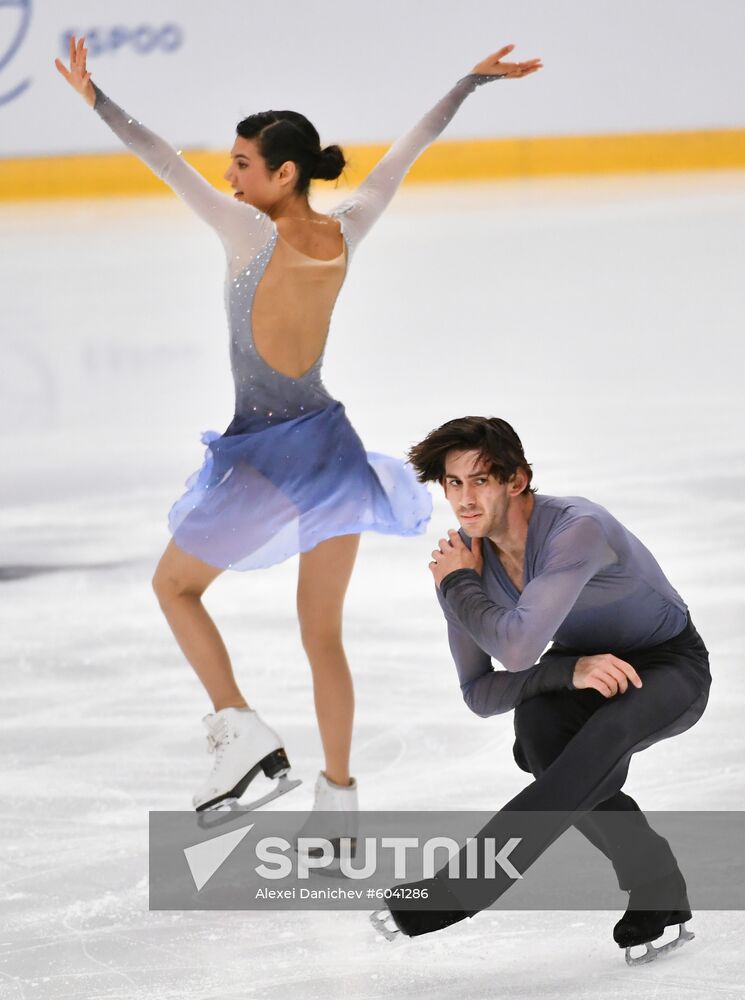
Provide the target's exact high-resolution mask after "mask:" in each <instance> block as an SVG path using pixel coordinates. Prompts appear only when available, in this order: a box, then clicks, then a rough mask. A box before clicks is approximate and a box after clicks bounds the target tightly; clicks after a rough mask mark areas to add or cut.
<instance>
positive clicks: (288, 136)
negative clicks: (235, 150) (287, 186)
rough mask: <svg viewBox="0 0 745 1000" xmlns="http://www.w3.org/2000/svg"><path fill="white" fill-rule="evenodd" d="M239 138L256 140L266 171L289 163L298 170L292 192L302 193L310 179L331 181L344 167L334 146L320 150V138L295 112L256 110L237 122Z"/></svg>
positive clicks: (342, 160) (302, 117)
mask: <svg viewBox="0 0 745 1000" xmlns="http://www.w3.org/2000/svg"><path fill="white" fill-rule="evenodd" d="M236 132H237V133H238V135H239V136H241V137H242V138H243V139H256V140H257V144H258V147H259V152H260V153H261V155H262V157H263V159H264V161H265V162H266V165H267V167H268V169H269V170H279V168H280V167H281V166H282V164H283V163H286V162H287V160H292V162H293V163H294V164H296V165H297V168H298V179H297V183H296V184H295V190H296V191H297V192H298V194H306V192H307V191H308V188H309V187H310V182H311V180H313V179H314V178H316V177H317V178H319V179H320V180H324V181H334V180H336V178H337V177H338V176H339V175H340V174H341V172H342V170H343V169H344V167H345V166H346V160H345V158H344V153H342V151H341V149H340V148H339V147H338V146H326V148H325V149H321V139H320V137H319V135H318V132H317V131H316V129H315V127H314V126H313V125H312V124H311V123H310V122H309V121H308V119H307V118H306V117H305V115H301V114H299V113H298V112H297V111H260V112H258V114H255V115H249V116H248V118H244V119H243V121H242V122H238V125H237V126H236Z"/></svg>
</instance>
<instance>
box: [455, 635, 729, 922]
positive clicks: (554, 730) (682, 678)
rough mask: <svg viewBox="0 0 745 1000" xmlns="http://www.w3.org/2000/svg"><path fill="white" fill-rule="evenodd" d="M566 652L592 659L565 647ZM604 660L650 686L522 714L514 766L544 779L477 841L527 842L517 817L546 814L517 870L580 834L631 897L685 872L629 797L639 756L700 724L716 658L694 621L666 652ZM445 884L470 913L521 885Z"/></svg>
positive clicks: (566, 696)
mask: <svg viewBox="0 0 745 1000" xmlns="http://www.w3.org/2000/svg"><path fill="white" fill-rule="evenodd" d="M560 651H561V652H562V653H566V652H570V653H575V652H576V655H577V656H580V655H583V654H582V653H580V652H577V651H575V650H567V649H565V648H564V647H561V649H560ZM602 652H612V653H614V654H615V655H616V656H618V657H620V658H621V659H623V660H625V661H626V662H627V663H631V664H632V665H633V667H634V668H635V669H636V671H637V672H638V674H639V676H640V677H641V679H642V683H643V686H642V687H641V688H635V687H633V685H631V684H629V687H628V690H627V691H626V692H625V693H624V694H620V693H619V694H617V695H615V696H614V697H612V698H604V697H603V695H601V694H600V693H599V692H597V691H594V690H590V689H587V690H581V691H557V692H549V693H546V694H542V695H537V696H536V697H534V698H530V699H528V700H527V701H525V702H523V703H522V704H521V705H519V706H518V707H517V709H516V710H515V735H516V742H515V751H514V752H515V759H516V761H517V763H518V764H519V766H520V767H521V768H523V769H524V770H526V771H529V772H530V773H531V774H533V775H534V776H535V780H534V781H533V782H532V783H531V784H530V785H528V786H527V787H526V788H524V789H523V790H522V791H521V792H520V793H519V794H518V795H516V796H515V797H514V798H513V799H512V800H511V801H510V802H508V803H507V804H506V805H505V806H504V807H503V809H502V810H501V811H500V812H499V813H497V814H496V815H495V816H494V817H493V818H492V820H490V821H489V823H488V824H487V825H486V826H485V827H484V828H483V829H482V830H481V831H480V833H479V834H478V838H481V837H495V838H496V839H497V841H498V842H504V840H505V839H506V838H507V837H512V836H515V834H517V836H521V829H520V820H519V818H518V817H514V816H513V817H511V816H510V814H511V813H515V812H518V813H530V812H536V811H539V812H541V813H542V814H543V815H542V816H541V820H540V823H535V824H531V823H529V822H528V823H527V824H525V826H524V829H523V830H522V833H523V834H524V835H523V836H522V838H521V842H520V844H519V845H518V847H517V848H516V849H515V851H514V852H513V853H511V854H510V860H511V861H512V863H513V864H514V865H515V867H516V868H517V869H518V871H520V872H521V873H524V872H525V871H526V869H527V868H529V867H530V865H531V864H532V863H533V862H534V861H536V860H537V858H538V857H539V856H540V855H541V854H542V853H543V851H544V850H545V849H546V848H547V847H548V846H549V845H550V844H551V843H553V841H554V840H556V838H557V837H558V836H560V835H561V833H563V832H564V830H566V829H567V828H568V827H569V826H572V825H574V826H576V827H577V829H579V830H580V831H581V832H582V833H583V834H584V835H585V836H586V837H587V838H588V839H589V840H590V841H591V842H592V843H593V844H594V845H595V846H596V847H598V848H599V849H600V850H601V851H602V852H603V853H604V854H605V855H606V856H607V857H608V858H609V860H610V861H611V863H612V864H613V867H614V869H615V871H616V874H617V877H618V882H619V886H620V887H621V888H622V889H631V888H632V887H634V886H636V885H639V884H642V883H643V882H645V881H648V880H649V879H650V877H651V878H656V877H659V876H661V875H664V874H667V873H668V872H670V871H673V870H674V869H675V867H676V861H675V857H674V855H673V853H672V851H671V849H670V846H669V845H668V843H667V841H666V840H665V839H664V838H663V837H661V836H659V835H658V834H657V833H655V832H654V831H653V830H652V829H651V827H650V826H649V824H648V823H647V821H646V818H645V817H644V814H643V813H642V812H641V810H640V809H639V807H638V805H637V804H636V802H634V800H633V799H632V798H631V797H630V796H628V795H626V794H625V793H624V792H622V791H621V789H622V787H623V784H624V782H625V780H626V775H627V773H628V768H629V762H630V760H631V756H632V754H634V753H637V752H638V751H639V750H644V749H645V748H646V747H648V746H651V745H652V744H653V743H657V742H658V741H659V740H663V739H667V738H668V737H670V736H677V735H678V734H679V733H682V732H684V731H685V730H686V729H689V728H690V727H691V726H692V725H693V724H694V723H695V722H697V721H698V719H699V718H700V717H701V714H702V713H703V711H704V708H705V707H706V702H707V700H708V695H709V687H710V684H711V676H710V674H709V657H708V652H707V650H706V647H705V646H704V643H703V641H702V640H701V637H700V636H699V634H698V632H697V631H696V629H695V628H694V626H693V623H692V622H691V620H690V617H689V619H688V622H687V624H686V626H685V628H684V629H683V631H682V632H680V633H679V634H678V635H677V636H675V637H674V638H673V639H670V640H668V641H667V642H664V643H661V644H660V645H658V646H653V647H650V648H648V649H643V650H636V651H635V652H624V651H623V650H602ZM611 812H612V813H613V814H614V815H613V816H612V817H611V816H609V815H608V814H609V813H611ZM619 813H623V814H624V815H623V816H621V817H619V815H618V814H619ZM548 814H550V815H548ZM516 822H517V826H516V825H515V824H516ZM650 873H653V874H651V875H650ZM438 878H442V879H443V880H444V881H445V882H446V883H447V885H448V889H449V890H450V891H451V892H452V893H453V894H454V895H455V896H456V898H459V899H460V900H461V901H462V903H463V908H464V909H466V910H469V911H475V910H478V909H483V908H484V907H485V906H488V905H489V903H490V902H493V901H494V900H495V899H497V898H498V897H499V896H501V895H502V893H503V892H505V891H506V890H507V889H508V888H509V887H510V886H511V885H512V884H513V880H512V879H510V878H509V877H508V876H506V875H505V874H503V873H500V872H499V870H498V871H497V873H496V877H495V878H490V879H488V884H487V880H479V883H478V885H477V886H475V885H472V886H470V887H466V886H464V883H463V882H462V881H460V882H459V881H458V880H451V879H449V878H448V876H447V872H446V870H443V872H440V873H438Z"/></svg>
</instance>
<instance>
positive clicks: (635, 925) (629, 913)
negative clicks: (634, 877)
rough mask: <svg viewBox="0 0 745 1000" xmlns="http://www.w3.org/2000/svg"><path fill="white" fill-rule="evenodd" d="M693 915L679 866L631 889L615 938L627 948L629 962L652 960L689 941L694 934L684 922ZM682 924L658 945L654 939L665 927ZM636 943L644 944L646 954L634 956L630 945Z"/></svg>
mask: <svg viewBox="0 0 745 1000" xmlns="http://www.w3.org/2000/svg"><path fill="white" fill-rule="evenodd" d="M690 919H691V907H690V904H689V902H688V896H687V894H686V884H685V879H684V878H683V876H682V875H681V873H680V870H679V869H678V868H675V870H674V871H672V872H670V874H668V875H663V876H662V877H661V878H658V879H654V880H653V881H652V882H645V883H644V884H643V885H640V886H637V887H636V888H635V889H632V890H631V892H630V893H629V905H628V908H627V910H626V912H625V913H624V915H623V916H622V917H621V919H620V920H619V921H618V923H617V924H616V926H615V927H614V928H613V940H614V941H615V942H616V944H617V945H618V947H619V948H625V949H626V961H627V963H628V964H629V965H642V964H645V963H646V962H652V961H654V960H655V959H656V958H658V957H659V956H660V955H661V954H663V953H664V952H667V951H672V950H673V948H677V947H679V946H680V945H681V944H683V943H684V942H685V941H690V940H692V938H693V937H694V935H693V934H692V933H691V932H690V931H688V930H686V928H685V926H684V925H685V922H686V921H687V920H690ZM674 924H679V925H680V930H679V932H678V937H677V938H675V940H674V941H671V942H670V943H669V944H665V945H662V946H661V947H659V948H656V947H655V946H654V945H653V944H652V941H655V940H656V939H657V938H658V937H660V935H661V934H662V933H663V932H664V930H665V928H666V927H670V926H672V925H674ZM636 945H645V946H646V951H645V953H644V954H643V955H640V956H638V957H637V958H633V957H632V955H631V949H632V948H633V947H634V946H636Z"/></svg>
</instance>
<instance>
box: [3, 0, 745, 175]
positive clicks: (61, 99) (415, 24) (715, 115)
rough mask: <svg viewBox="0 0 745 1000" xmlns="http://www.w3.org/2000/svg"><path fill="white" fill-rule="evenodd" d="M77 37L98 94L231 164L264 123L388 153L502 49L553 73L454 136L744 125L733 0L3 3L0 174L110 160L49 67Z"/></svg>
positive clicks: (485, 99) (486, 102) (490, 100)
mask: <svg viewBox="0 0 745 1000" xmlns="http://www.w3.org/2000/svg"><path fill="white" fill-rule="evenodd" d="M69 31H77V32H85V33H87V35H88V37H89V40H90V48H91V60H90V62H91V68H92V70H93V73H94V79H95V80H96V82H97V83H98V84H99V85H100V86H101V88H102V89H103V90H105V91H106V92H107V93H109V94H110V96H112V97H113V98H114V99H115V100H117V101H118V102H119V103H120V104H122V105H123V106H124V107H126V108H127V110H128V111H130V112H131V113H132V114H133V115H136V116H137V117H138V118H140V119H142V120H143V121H145V122H146V123H147V124H148V125H150V126H151V127H152V128H154V129H155V130H156V131H158V132H161V133H162V134H164V135H165V136H167V137H168V138H169V139H171V140H172V141H173V142H175V143H176V144H178V145H180V146H184V147H190V148H195V147H204V148H224V147H225V146H226V145H228V144H229V142H230V139H231V136H232V134H233V129H234V126H235V122H236V121H237V120H238V119H239V118H241V117H243V116H244V115H246V114H249V113H251V112H253V111H257V110H261V109H265V108H271V107H291V108H297V109H299V110H302V111H303V112H304V113H305V114H307V115H308V116H309V117H310V118H311V120H315V121H317V123H318V124H319V126H320V128H321V130H322V138H323V139H324V140H325V141H327V142H329V141H341V142H366V141H369V142H374V141H388V140H389V139H392V138H393V137H395V136H396V135H397V134H399V133H400V132H401V131H403V130H404V129H406V128H407V127H408V126H409V125H410V124H411V123H412V121H414V120H416V118H417V117H418V116H419V115H420V114H421V113H422V112H423V111H425V110H426V109H427V108H428V107H429V106H431V104H432V103H434V101H435V100H436V99H437V98H438V97H440V96H441V95H442V94H443V93H444V92H445V91H446V90H447V88H448V87H449V86H450V85H451V84H452V83H454V82H455V80H456V79H458V78H459V77H460V76H462V75H463V74H465V73H466V72H468V70H469V69H470V67H471V66H472V65H473V64H474V62H475V61H477V60H478V59H480V58H482V57H483V56H485V55H487V54H488V53H489V52H491V51H494V50H495V49H496V48H497V47H499V46H500V45H502V44H504V43H507V42H515V43H516V44H517V46H518V48H517V51H516V58H530V57H532V56H536V55H539V56H541V57H542V58H543V59H544V62H545V66H546V69H545V71H544V72H543V73H541V74H538V75H537V76H535V77H534V78H533V79H531V80H527V81H525V82H523V83H521V84H520V85H519V86H518V85H515V84H505V85H504V86H505V88H507V87H509V92H508V93H506V94H505V95H502V94H500V95H499V96H498V98H497V95H494V94H493V93H489V94H488V95H487V94H486V93H484V92H481V93H479V94H477V95H475V96H474V97H473V98H472V99H471V100H470V101H468V102H467V105H466V106H465V107H464V108H463V109H462V111H461V112H460V113H459V115H458V117H457V119H456V120H455V121H454V122H453V124H452V126H451V127H450V128H449V130H448V135H449V136H450V137H452V138H458V137H459V138H465V137H491V136H527V135H572V134H601V133H615V132H639V131H665V130H676V129H706V128H727V127H739V126H742V125H744V124H745V106H744V105H743V101H742V99H741V95H742V93H743V91H744V90H745V65H744V64H743V60H742V54H741V41H740V40H741V39H742V38H743V37H745V5H744V4H742V3H741V2H740V0H709V2H708V3H707V4H706V5H705V6H703V5H702V4H701V3H699V2H697V0H647V2H645V3H643V4H642V3H634V4H620V5H619V4H616V3H611V2H610V0H562V2H561V3H556V2H555V0H534V2H533V3H530V4H526V3H525V2H523V0H505V2H501V3H498V4H494V3H488V2H486V0H461V2H460V3H458V4H457V5H456V4H453V3H452V2H450V0H427V2H426V3H423V2H419V0H404V2H400V0H376V2H375V3H374V4H373V3H366V4H363V3H359V2H356V3H355V2H349V0H326V2H325V3H323V4H320V5H310V4H302V5H301V4H298V3H289V4H259V3H256V2H245V0H220V2H219V3H212V4H207V3H205V2H203V0H107V3H105V4H102V3H100V2H95V0H55V2H54V3H51V2H49V0H46V2H42V0H3V2H2V3H0V158H4V157H13V156H35V155H47V154H54V153H66V154H72V153H78V152H95V151H109V150H116V149H117V148H118V147H117V143H116V140H115V139H114V138H113V137H112V135H111V134H110V133H109V131H108V130H107V129H106V128H105V127H104V126H103V125H102V124H101V123H100V122H99V121H97V119H96V118H95V117H94V116H93V115H91V114H89V113H86V112H87V109H86V108H85V106H84V105H83V104H82V102H80V101H79V100H78V99H77V98H76V97H75V95H74V94H73V93H72V91H70V90H69V89H68V88H67V87H66V86H65V85H64V81H63V80H62V79H61V77H59V75H58V74H57V72H56V70H55V69H54V66H53V60H54V57H55V56H56V55H59V54H61V53H62V52H63V50H64V47H65V45H64V39H65V37H66V34H67V33H68V32H69ZM503 98H504V99H503Z"/></svg>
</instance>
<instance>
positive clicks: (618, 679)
mask: <svg viewBox="0 0 745 1000" xmlns="http://www.w3.org/2000/svg"><path fill="white" fill-rule="evenodd" d="M629 681H631V683H632V684H633V685H634V687H637V688H640V687H641V686H642V681H641V677H640V676H639V674H637V672H636V670H634V668H633V667H632V666H631V664H630V663H626V661H625V660H619V659H618V657H617V656H614V655H613V654H612V653H598V654H597V655H595V656H580V658H579V659H578V660H577V663H576V664H575V667H574V676H573V677H572V683H573V684H574V686H575V688H577V689H578V690H581V689H582V688H594V689H595V690H596V691H599V692H600V693H601V694H602V695H603V697H605V698H612V697H613V696H614V695H616V694H618V692H619V691H620V692H621V694H624V693H625V691H626V689H627V688H628V686H629Z"/></svg>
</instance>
